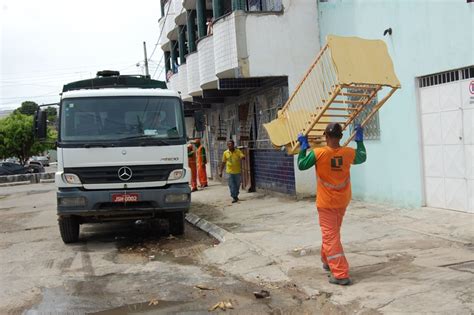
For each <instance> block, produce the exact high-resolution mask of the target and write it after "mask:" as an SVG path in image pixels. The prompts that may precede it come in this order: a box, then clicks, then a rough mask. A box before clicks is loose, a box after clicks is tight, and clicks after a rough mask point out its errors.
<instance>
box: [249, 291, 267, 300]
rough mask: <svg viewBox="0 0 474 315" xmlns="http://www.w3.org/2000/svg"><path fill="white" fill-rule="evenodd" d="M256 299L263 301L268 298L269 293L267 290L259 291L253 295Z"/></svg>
mask: <svg viewBox="0 0 474 315" xmlns="http://www.w3.org/2000/svg"><path fill="white" fill-rule="evenodd" d="M253 295H255V297H256V298H257V299H264V298H268V297H269V296H270V292H268V291H267V290H260V291H256V292H254V293H253Z"/></svg>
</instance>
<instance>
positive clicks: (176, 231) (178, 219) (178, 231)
mask: <svg viewBox="0 0 474 315" xmlns="http://www.w3.org/2000/svg"><path fill="white" fill-rule="evenodd" d="M168 223H169V229H170V234H172V235H183V234H184V212H172V213H170V214H169V215H168Z"/></svg>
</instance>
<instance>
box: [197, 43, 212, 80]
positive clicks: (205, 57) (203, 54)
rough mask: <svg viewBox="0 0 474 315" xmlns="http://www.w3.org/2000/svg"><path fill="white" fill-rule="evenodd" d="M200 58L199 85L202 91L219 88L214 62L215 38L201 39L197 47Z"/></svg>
mask: <svg viewBox="0 0 474 315" xmlns="http://www.w3.org/2000/svg"><path fill="white" fill-rule="evenodd" d="M197 48H198V56H199V84H200V86H201V88H202V89H215V88H217V77H216V68H215V60H214V36H208V37H205V38H203V39H201V40H200V41H199V43H198V45H197Z"/></svg>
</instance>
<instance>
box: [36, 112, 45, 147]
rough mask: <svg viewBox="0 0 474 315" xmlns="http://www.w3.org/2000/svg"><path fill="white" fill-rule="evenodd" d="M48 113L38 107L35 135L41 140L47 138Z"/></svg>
mask: <svg viewBox="0 0 474 315" xmlns="http://www.w3.org/2000/svg"><path fill="white" fill-rule="evenodd" d="M46 118H47V115H46V112H45V111H43V110H40V109H38V110H37V111H36V112H35V117H34V119H35V120H34V123H33V125H34V130H33V132H34V135H35V137H36V138H38V139H40V140H45V139H46V136H47V119H46Z"/></svg>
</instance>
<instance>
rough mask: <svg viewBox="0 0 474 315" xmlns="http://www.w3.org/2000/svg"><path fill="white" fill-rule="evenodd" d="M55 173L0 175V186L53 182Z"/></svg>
mask: <svg viewBox="0 0 474 315" xmlns="http://www.w3.org/2000/svg"><path fill="white" fill-rule="evenodd" d="M55 174H56V173H52V172H50V173H36V174H19V175H7V176H0V187H1V186H15V185H24V184H37V183H45V182H46V183H50V182H54V176H55Z"/></svg>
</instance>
